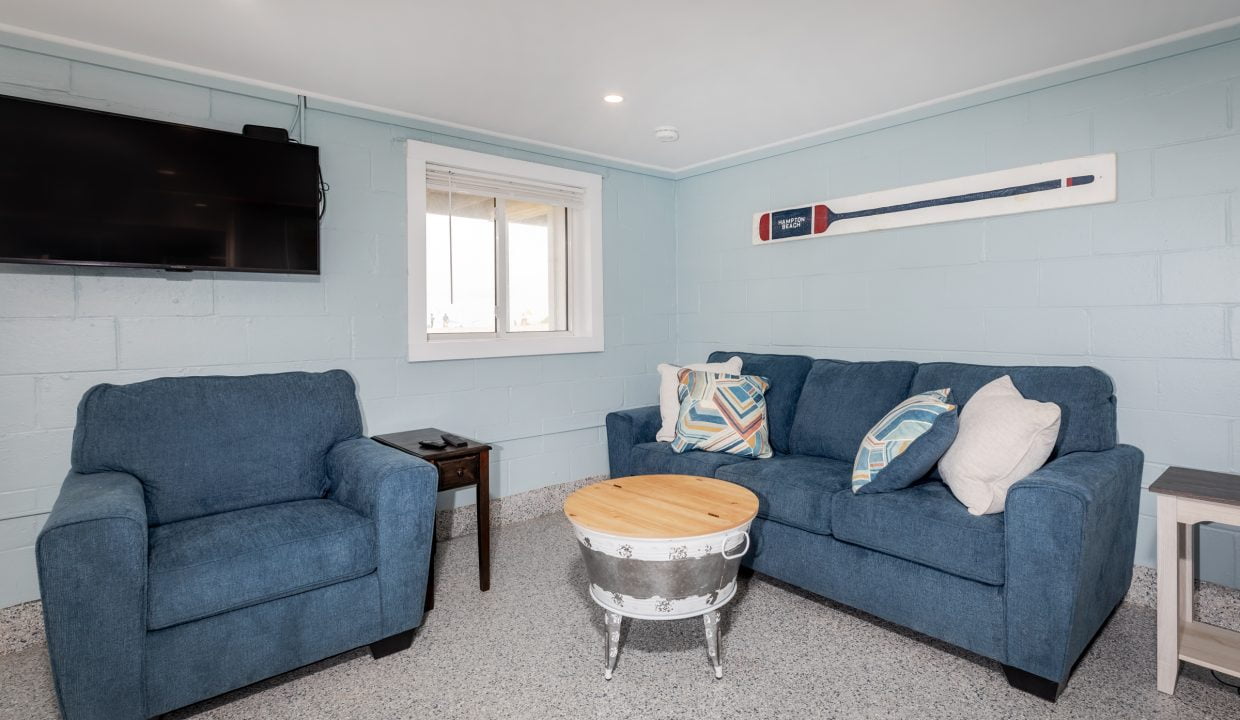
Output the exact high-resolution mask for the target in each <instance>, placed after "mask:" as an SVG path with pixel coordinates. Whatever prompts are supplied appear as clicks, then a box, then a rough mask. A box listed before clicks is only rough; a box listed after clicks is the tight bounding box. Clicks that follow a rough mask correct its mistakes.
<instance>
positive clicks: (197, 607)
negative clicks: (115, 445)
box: [147, 500, 378, 630]
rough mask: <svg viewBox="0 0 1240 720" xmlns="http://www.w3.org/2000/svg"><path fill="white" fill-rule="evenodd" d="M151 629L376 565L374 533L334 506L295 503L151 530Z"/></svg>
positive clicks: (309, 586) (313, 585)
mask: <svg viewBox="0 0 1240 720" xmlns="http://www.w3.org/2000/svg"><path fill="white" fill-rule="evenodd" d="M148 553H149V561H148V573H149V575H148V578H149V580H148V583H149V590H148V598H147V600H148V613H147V626H148V627H149V628H150V629H151V630H158V629H159V628H164V627H170V626H172V625H178V624H180V623H184V622H189V621H191V620H197V619H200V618H204V617H208V616H211V615H216V614H219V613H222V612H227V611H229V610H236V609H239V608H243V607H249V606H250V605H257V604H258V603H263V602H267V601H269V600H275V599H276V598H281V597H285V596H287V595H293V594H296V593H300V592H304V591H306V590H310V589H313V588H316V587H322V586H325V585H331V584H334V583H338V582H342V581H344V580H348V579H350V578H355V577H360V576H362V575H365V574H367V573H370V572H372V571H374V569H375V568H376V567H377V566H378V552H377V549H376V548H375V527H374V523H372V522H371V521H370V520H369V519H367V518H365V517H363V516H361V515H359V514H357V513H355V512H353V511H352V510H349V509H348V508H346V507H345V506H343V505H341V504H339V503H337V502H335V501H334V500H298V501H294V502H288V503H279V504H276V505H265V506H262V507H255V508H247V509H245V510H234V511H233V512H227V513H220V514H219V515H210V516H208V517H201V518H193V519H190V520H182V521H180V522H175V523H168V524H165V525H160V526H158V527H154V528H151V530H150V535H149V539H148Z"/></svg>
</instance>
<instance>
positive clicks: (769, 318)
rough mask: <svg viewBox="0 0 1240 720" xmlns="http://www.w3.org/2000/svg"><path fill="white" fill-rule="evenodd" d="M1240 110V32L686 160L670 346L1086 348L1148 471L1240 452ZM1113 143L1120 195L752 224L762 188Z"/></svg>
mask: <svg viewBox="0 0 1240 720" xmlns="http://www.w3.org/2000/svg"><path fill="white" fill-rule="evenodd" d="M1238 116H1240V41H1238V42H1231V43H1227V44H1223V45H1217V46H1214V47H1211V48H1207V49H1203V50H1198V51H1195V52H1190V53H1186V54H1183V55H1179V56H1175V57H1171V58H1167V59H1164V60H1159V61H1156V62H1152V63H1148V64H1144V65H1137V66H1133V67H1129V68H1126V69H1123V70H1119V71H1116V72H1111V73H1108V74H1105V75H1100V76H1096V77H1092V78H1089V79H1085V80H1081V81H1078V82H1072V83H1068V84H1065V85H1060V86H1058V87H1052V88H1049V89H1045V90H1041V91H1038V92H1032V93H1029V94H1025V95H1020V96H1016V97H1011V98H1008V99H1005V100H1001V101H998V102H992V103H988V104H985V105H979V106H975V107H972V108H968V109H965V110H960V111H958V112H952V113H948V114H945V115H940V116H938V117H934V118H930V119H926V120H921V121H917V122H911V123H908V124H905V125H900V126H897V127H892V128H889V129H886V130H881V131H877V132H871V133H867V134H864V135H859V136H855V137H851V138H848V139H845V140H840V141H838V142H831V143H827V144H823V145H819V146H816V147H812V148H808V149H805V150H800V151H796V152H792V153H788V154H785V155H780V156H777V157H772V158H769V159H765V160H760V161H756V162H750V163H747V164H744V165H740V166H735V167H731V168H728V169H724V170H720V171H716V172H711V173H707V174H703V175H699V176H696V177H692V178H688V179H684V180H680V181H678V182H677V185H676V198H677V214H676V221H677V283H678V301H677V313H678V315H677V333H676V336H677V340H678V351H679V358H680V359H681V360H682V361H685V362H689V361H694V360H700V359H701V358H703V357H704V356H705V355H706V354H707V353H708V352H709V351H711V350H714V349H746V350H761V351H771V352H793V353H806V354H810V355H814V356H818V357H833V358H843V359H856V360H868V359H883V358H906V359H910V360H916V361H928V360H953V361H960V362H974V363H995V364H1017V363H1021V364H1048V365H1049V364H1069V365H1095V366H1097V367H1100V368H1102V369H1103V370H1105V371H1106V372H1108V373H1110V374H1111V376H1112V377H1113V378H1114V380H1115V383H1116V386H1117V391H1116V393H1117V396H1118V398H1119V433H1120V438H1121V440H1122V441H1123V442H1127V443H1132V444H1134V445H1137V446H1139V447H1141V448H1142V449H1143V450H1145V453H1146V459H1147V461H1148V463H1147V465H1146V468H1145V477H1144V482H1145V484H1146V485H1148V484H1149V483H1150V482H1153V480H1154V479H1155V478H1156V477H1157V476H1158V474H1159V472H1161V471H1162V470H1163V468H1165V467H1166V466H1168V465H1173V464H1174V465H1186V466H1190V467H1197V468H1205V469H1209V470H1222V471H1226V470H1231V471H1240V192H1238V191H1240V117H1238ZM1110 151H1114V152H1117V153H1118V154H1119V202H1117V203H1115V204H1109V205H1098V206H1093V207H1084V208H1073V209H1065V210H1054V211H1046V212H1038V213H1031V214H1026V215H1013V216H1008V217H1002V218H993V219H987V220H973V221H967V222H956V223H950V224H943V225H928V226H922V227H916V228H906V229H900V230H891V231H884V232H874V233H864V234H855V235H845V236H840V237H836V238H824V239H818V240H805V241H798V242H789V243H782V244H777V245H772V246H768V247H754V246H752V245H751V244H750V227H751V225H750V223H751V214H752V213H753V212H756V211H758V210H763V209H770V208H778V207H787V206H793V205H796V204H799V203H807V202H811V201H815V200H817V201H821V200H829V199H830V198H833V197H843V196H847V195H852V194H854V193H862V192H869V191H874V190H882V189H886V188H890V187H899V186H903V185H909V184H914V183H920V182H928V181H931V180H937V179H943V178H950V177H955V176H960V175H968V174H973V173H980V172H986V171H989V170H998V169H1002V168H1007V167H1013V166H1019V165H1025V164H1029V163H1037V162H1044V161H1049V160H1058V159H1062V158H1069V157H1074V156H1078V155H1087V154H1090V153H1097V152H1110ZM1154 512H1155V503H1154V502H1153V500H1152V499H1151V496H1150V494H1149V493H1148V492H1143V494H1142V502H1141V518H1140V531H1139V537H1138V546H1137V554H1136V558H1135V560H1136V562H1137V563H1139V564H1143V565H1153V562H1154V526H1155V524H1154ZM1200 542H1201V553H1200V558H1201V561H1200V563H1201V564H1200V568H1199V571H1200V577H1201V578H1203V579H1206V580H1211V581H1213V582H1217V583H1222V584H1226V585H1231V586H1237V585H1240V583H1238V582H1237V580H1238V569H1237V557H1238V555H1240V551H1238V544H1240V535H1238V534H1237V531H1236V529H1234V528H1228V527H1223V526H1205V527H1202V528H1201V530H1200Z"/></svg>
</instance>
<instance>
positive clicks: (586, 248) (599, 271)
mask: <svg viewBox="0 0 1240 720" xmlns="http://www.w3.org/2000/svg"><path fill="white" fill-rule="evenodd" d="M406 158H407V165H406V172H407V182H406V196H407V203H408V218H407V232H408V249H409V278H408V287H409V361H410V362H423V361H428V360H464V359H471V358H488V357H512V356H516V355H556V354H563V353H584V352H602V350H603V178H602V176H601V175H596V174H594V173H586V172H580V171H578V170H568V169H565V168H559V167H554V166H551V165H543V164H541V163H533V162H527V161H524V160H515V159H513V158H506V157H500V156H498V155H488V154H486V153H479V152H473V151H470V150H461V149H459V148H453V147H447V146H444V145H435V144H432V143H425V142H418V141H416V140H407V141H406ZM427 163H435V164H438V165H448V166H451V167H456V168H462V169H468V170H475V171H481V172H486V173H493V174H496V175H507V176H510V177H515V178H521V179H524V180H535V181H538V182H544V183H555V184H560V185H568V186H572V187H578V188H582V189H584V191H585V192H584V197H583V206H582V207H581V208H574V209H572V210H570V212H569V220H568V272H567V274H566V276H567V279H568V298H567V299H568V307H567V312H568V323H569V325H568V330H567V331H566V332H515V333H514V332H507V330H508V328H507V318H506V317H504V318H501V317H500V314H499V313H497V314H496V332H495V333H494V334H491V333H468V334H464V333H462V334H456V333H436V334H430V333H427V331H426V165H427ZM500 220H501V218H496V221H497V222H499V221H500ZM496 257H497V258H499V257H501V254H500V253H498V252H497V254H496ZM507 279H508V268H506V267H497V268H496V269H495V282H496V303H497V304H498V303H500V302H501V300H500V298H504V297H506V293H507V288H506V287H505V286H506V283H507ZM500 293H504V295H501V294H500ZM504 302H506V300H505V301H504Z"/></svg>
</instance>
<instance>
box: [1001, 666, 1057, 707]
mask: <svg viewBox="0 0 1240 720" xmlns="http://www.w3.org/2000/svg"><path fill="white" fill-rule="evenodd" d="M1003 674H1004V675H1005V676H1006V677H1007V681H1008V685H1011V686H1012V687H1014V688H1016V689H1017V690H1024V691H1025V692H1027V693H1029V694H1030V695H1033V696H1036V697H1039V698H1042V699H1043V700H1046V701H1049V702H1055V701H1056V700H1058V699H1059V693H1061V692H1063V688H1064V685H1067V684H1068V683H1067V682H1055V681H1054V680H1047V679H1046V678H1044V677H1041V676H1038V675H1034V674H1033V673H1031V672H1026V671H1024V670H1021V669H1020V668H1014V667H1012V666H1011V665H1004V666H1003Z"/></svg>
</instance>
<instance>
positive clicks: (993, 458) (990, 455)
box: [939, 375, 1060, 515]
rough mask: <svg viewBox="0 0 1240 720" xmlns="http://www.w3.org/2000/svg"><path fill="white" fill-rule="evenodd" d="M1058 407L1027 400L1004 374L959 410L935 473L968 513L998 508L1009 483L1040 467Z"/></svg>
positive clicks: (1051, 438)
mask: <svg viewBox="0 0 1240 720" xmlns="http://www.w3.org/2000/svg"><path fill="white" fill-rule="evenodd" d="M1059 414H1060V413H1059V406H1058V405H1056V404H1055V403H1049V402H1038V401H1037V400H1026V399H1025V397H1024V396H1023V395H1021V394H1020V391H1019V390H1017V389H1016V386H1015V385H1013V384H1012V378H1010V377H1008V376H1007V375H1004V376H1003V377H1001V378H999V379H997V380H994V381H992V382H989V383H987V384H986V385H984V386H983V387H982V388H981V389H980V390H978V391H977V392H976V393H974V394H973V397H971V398H969V401H968V402H967V403H965V405H964V408H963V409H962V410H961V411H960V430H959V432H958V433H957V434H956V441H955V442H953V443H952V446H951V447H950V448H948V449H947V452H946V453H945V454H944V455H943V459H942V460H939V473H940V474H941V475H942V476H943V482H945V483H947V487H948V488H950V489H951V491H952V494H953V495H955V496H956V499H957V500H959V501H960V502H962V503H964V505H965V507H967V508H968V509H969V512H970V513H971V514H973V515H989V514H991V513H1000V512H1003V505H1004V502H1005V501H1006V500H1007V493H1008V488H1010V487H1012V485H1014V484H1015V483H1016V482H1017V481H1019V480H1021V479H1023V478H1024V477H1025V476H1026V475H1028V474H1029V473H1031V472H1033V471H1034V470H1037V469H1038V468H1040V467H1042V465H1043V464H1044V463H1045V462H1046V459H1047V458H1048V457H1050V456H1051V451H1052V450H1053V449H1054V448H1055V438H1057V437H1058V436H1059Z"/></svg>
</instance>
